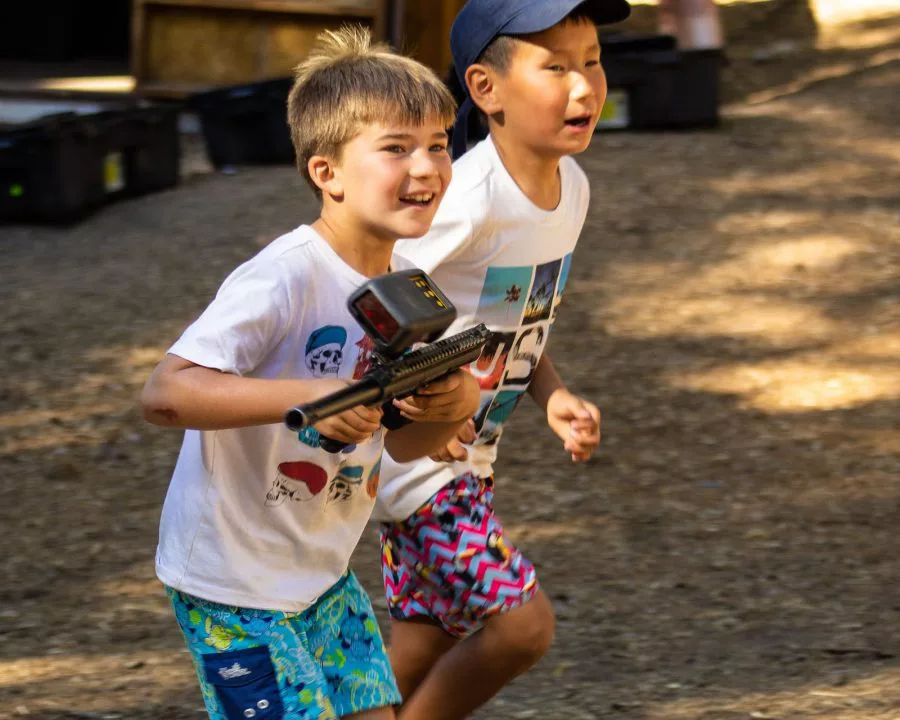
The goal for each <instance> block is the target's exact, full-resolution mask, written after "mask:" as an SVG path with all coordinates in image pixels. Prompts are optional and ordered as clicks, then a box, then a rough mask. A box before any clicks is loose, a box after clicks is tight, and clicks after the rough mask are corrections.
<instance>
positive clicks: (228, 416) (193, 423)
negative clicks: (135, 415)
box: [141, 356, 313, 430]
mask: <svg viewBox="0 0 900 720" xmlns="http://www.w3.org/2000/svg"><path fill="white" fill-rule="evenodd" d="M310 389H311V388H310V381H303V380H263V379H258V378H245V377H240V376H238V375H232V374H231V373H226V372H219V371H218V370H212V369H210V368H206V367H201V366H197V365H193V364H191V363H188V362H187V361H184V360H182V359H181V358H176V357H174V356H169V357H168V358H166V360H164V361H163V363H161V364H160V366H159V367H158V368H157V369H156V370H155V371H154V373H153V375H152V376H151V377H150V380H148V381H147V385H146V387H145V388H144V392H143V393H142V395H141V405H142V409H143V414H144V419H146V420H147V421H148V422H151V423H153V424H155V425H162V426H164V427H174V428H185V429H187V428H191V429H195V430H223V429H227V428H238V427H249V426H253V425H268V424H271V423H279V422H282V421H283V419H284V414H285V412H286V411H287V410H288V409H289V408H290V407H292V406H293V405H296V404H297V403H301V402H305V401H308V400H310V399H312V397H313V395H312V393H311V392H310Z"/></svg>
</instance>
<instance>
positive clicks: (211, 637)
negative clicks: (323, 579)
mask: <svg viewBox="0 0 900 720" xmlns="http://www.w3.org/2000/svg"><path fill="white" fill-rule="evenodd" d="M166 592H167V594H168V595H169V599H170V600H171V601H172V607H173V608H174V609H175V617H176V619H177V620H178V624H179V626H180V627H181V632H182V633H183V634H184V637H185V640H186V642H187V646H188V649H189V650H190V651H191V655H192V656H193V658H194V664H195V666H196V669H197V677H198V678H199V680H200V689H201V690H202V692H203V700H204V702H205V703H206V709H207V711H208V712H209V717H210V720H301V719H302V720H330V719H331V718H338V717H343V716H345V715H351V714H353V713H359V712H363V711H366V710H373V709H375V708H379V707H386V706H388V705H397V704H399V703H400V692H399V691H398V690H397V683H396V681H395V680H394V675H393V673H392V672H391V665H390V662H389V661H388V658H387V653H386V651H385V648H384V641H383V640H382V638H381V632H380V631H379V629H378V623H377V621H376V619H375V613H374V612H373V610H372V605H371V603H370V601H369V597H368V595H366V592H365V590H363V588H362V587H361V586H360V584H359V582H358V581H357V579H356V576H355V575H354V574H353V573H352V572H349V573H348V574H347V575H345V576H344V577H343V578H342V579H341V580H340V581H338V582H337V583H336V584H335V585H334V586H333V587H332V588H330V589H329V590H328V592H326V593H325V594H324V595H323V596H322V597H321V598H319V600H318V602H316V604H315V605H313V606H312V607H309V608H307V609H306V610H304V611H303V612H299V613H284V612H280V611H271V610H253V609H244V608H237V607H229V606H227V605H220V604H218V603H214V602H210V601H208V600H202V599H200V598H196V597H193V596H192V595H187V594H185V593H182V592H179V591H178V590H174V589H173V588H170V587H166Z"/></svg>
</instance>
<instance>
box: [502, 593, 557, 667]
mask: <svg viewBox="0 0 900 720" xmlns="http://www.w3.org/2000/svg"><path fill="white" fill-rule="evenodd" d="M501 619H502V621H503V622H502V623H497V624H496V625H499V627H496V625H495V627H496V629H499V630H500V631H501V634H502V640H501V642H502V647H503V654H504V655H505V656H506V659H507V662H508V663H509V664H512V665H515V666H518V667H519V668H521V669H522V670H526V669H528V668H529V667H531V666H532V665H534V664H535V663H536V662H537V661H538V660H540V659H541V658H542V657H543V656H544V655H546V653H547V651H548V650H549V649H550V646H551V645H552V644H553V635H554V632H555V630H556V616H555V615H554V613H553V607H552V606H551V605H550V601H549V600H547V597H546V596H545V595H544V594H543V593H538V594H537V595H535V597H533V598H532V599H531V600H530V601H529V602H527V603H526V604H525V605H522V606H521V607H519V608H516V609H515V610H512V611H510V612H509V613H508V614H507V615H506V616H501ZM490 625H491V623H489V626H490Z"/></svg>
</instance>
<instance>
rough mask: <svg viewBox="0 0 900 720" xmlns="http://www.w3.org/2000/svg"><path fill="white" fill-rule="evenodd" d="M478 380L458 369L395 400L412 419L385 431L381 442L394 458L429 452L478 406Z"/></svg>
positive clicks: (443, 442)
mask: <svg viewBox="0 0 900 720" xmlns="http://www.w3.org/2000/svg"><path fill="white" fill-rule="evenodd" d="M479 396H480V390H479V387H478V381H477V380H475V378H474V377H472V376H471V375H470V374H469V373H468V372H465V371H463V370H459V371H457V372H455V373H453V374H452V375H449V376H447V377H446V378H444V379H442V380H439V381H437V382H435V383H432V384H431V385H430V386H429V387H428V388H427V389H425V390H424V391H422V393H421V394H417V395H416V396H414V397H412V398H406V399H404V400H399V401H396V402H395V405H396V406H397V407H398V408H399V409H400V410H401V413H402V414H403V415H404V416H405V417H408V418H410V419H412V420H414V421H415V422H412V423H410V424H409V425H406V426H405V427H403V428H401V429H399V430H393V431H391V432H389V433H388V434H387V436H386V437H385V440H384V445H385V448H386V449H387V451H388V452H389V453H390V454H391V457H392V458H394V460H396V461H397V462H409V461H411V460H415V459H417V458H420V457H425V456H427V455H431V454H432V453H435V452H438V451H439V450H440V449H441V448H443V447H445V446H446V445H447V443H449V442H450V441H451V440H453V439H454V438H455V437H456V434H457V433H458V432H459V430H460V428H461V427H463V426H464V425H465V424H466V423H467V422H468V421H469V418H471V417H472V416H473V415H474V414H475V413H476V412H477V410H478V401H479Z"/></svg>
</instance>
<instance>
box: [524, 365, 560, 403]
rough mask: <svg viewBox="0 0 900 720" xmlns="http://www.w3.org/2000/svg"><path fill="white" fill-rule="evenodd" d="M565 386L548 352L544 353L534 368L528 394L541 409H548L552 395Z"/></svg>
mask: <svg viewBox="0 0 900 720" xmlns="http://www.w3.org/2000/svg"><path fill="white" fill-rule="evenodd" d="M564 387H565V384H564V383H563V381H562V378H560V376H559V373H558V372H556V368H555V367H554V366H553V361H552V360H550V356H549V355H548V354H547V353H544V354H543V355H541V359H540V360H539V361H538V364H537V367H536V368H535V369H534V376H533V377H532V378H531V382H530V383H529V385H528V394H529V395H531V399H532V400H534V402H535V403H537V406H538V407H539V408H540V409H541V410H546V409H547V402H548V401H549V400H550V396H551V395H552V394H553V393H555V392H556V391H557V390H559V389H560V388H564Z"/></svg>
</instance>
